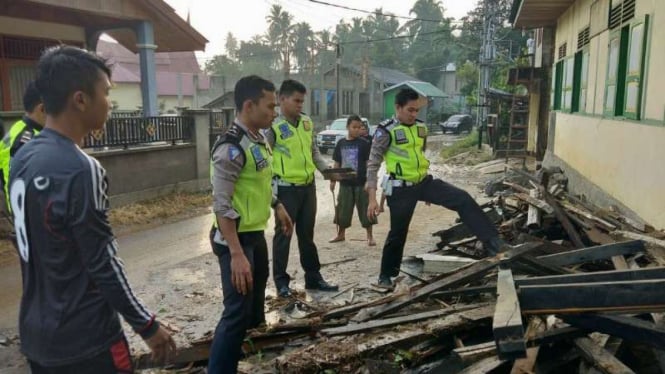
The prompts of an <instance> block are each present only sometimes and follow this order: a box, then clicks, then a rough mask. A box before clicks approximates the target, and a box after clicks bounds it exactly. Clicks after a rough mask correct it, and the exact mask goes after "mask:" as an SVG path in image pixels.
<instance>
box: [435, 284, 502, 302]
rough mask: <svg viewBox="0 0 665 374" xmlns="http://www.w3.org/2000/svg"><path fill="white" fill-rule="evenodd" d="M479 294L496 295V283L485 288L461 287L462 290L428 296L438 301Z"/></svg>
mask: <svg viewBox="0 0 665 374" xmlns="http://www.w3.org/2000/svg"><path fill="white" fill-rule="evenodd" d="M481 293H491V294H496V283H490V284H487V285H485V286H477V287H462V288H456V289H454V290H448V291H439V292H434V293H432V294H431V295H430V297H435V298H439V299H440V298H446V297H452V296H460V295H465V296H468V295H478V294H481Z"/></svg>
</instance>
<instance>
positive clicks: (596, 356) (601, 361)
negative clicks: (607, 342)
mask: <svg viewBox="0 0 665 374" xmlns="http://www.w3.org/2000/svg"><path fill="white" fill-rule="evenodd" d="M575 346H576V347H577V349H578V350H579V351H580V353H581V355H582V357H584V359H585V360H587V361H589V362H591V363H592V364H593V365H594V366H595V367H596V368H598V369H600V370H601V371H602V372H603V373H605V374H634V372H633V371H632V370H631V369H630V368H629V367H628V366H626V365H625V364H624V363H623V362H621V361H619V360H618V359H617V358H616V357H614V355H612V354H611V353H609V352H608V351H606V350H605V348H603V347H601V346H599V345H598V344H596V343H595V342H594V341H593V340H591V339H589V338H577V339H575Z"/></svg>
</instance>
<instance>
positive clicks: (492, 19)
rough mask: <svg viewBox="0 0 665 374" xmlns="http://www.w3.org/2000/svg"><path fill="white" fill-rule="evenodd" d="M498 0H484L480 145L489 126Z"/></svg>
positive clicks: (479, 100) (479, 115) (480, 85)
mask: <svg viewBox="0 0 665 374" xmlns="http://www.w3.org/2000/svg"><path fill="white" fill-rule="evenodd" d="M496 2H497V1H496V0H484V2H483V44H482V47H481V50H480V59H479V62H480V69H479V75H480V77H479V80H478V110H477V117H476V125H477V126H478V129H479V131H478V138H479V139H478V147H479V148H480V146H481V143H482V129H486V126H487V114H488V112H489V105H490V101H489V95H488V93H489V89H490V81H491V78H492V66H493V64H494V55H495V46H494V34H495V31H496V29H495V27H496V16H497V4H496Z"/></svg>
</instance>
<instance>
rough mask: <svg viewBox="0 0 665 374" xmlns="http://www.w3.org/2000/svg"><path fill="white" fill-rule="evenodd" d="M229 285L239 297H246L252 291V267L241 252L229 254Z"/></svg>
mask: <svg viewBox="0 0 665 374" xmlns="http://www.w3.org/2000/svg"><path fill="white" fill-rule="evenodd" d="M231 283H233V287H235V288H236V290H237V291H238V293H239V294H241V295H247V294H248V293H250V292H251V291H252V286H253V285H254V279H253V278H252V267H251V266H250V265H249V261H247V257H246V256H245V253H243V252H242V251H239V253H236V254H231Z"/></svg>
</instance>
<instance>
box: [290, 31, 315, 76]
mask: <svg viewBox="0 0 665 374" xmlns="http://www.w3.org/2000/svg"><path fill="white" fill-rule="evenodd" d="M315 44H316V40H315V38H314V31H312V27H311V26H310V25H309V23H307V22H300V23H297V24H296V25H295V26H294V32H293V56H294V57H295V59H296V62H297V64H298V70H299V71H301V72H302V71H303V70H305V69H306V68H307V67H309V68H310V70H311V67H312V59H313V55H314V49H315V48H316V45H315Z"/></svg>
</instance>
